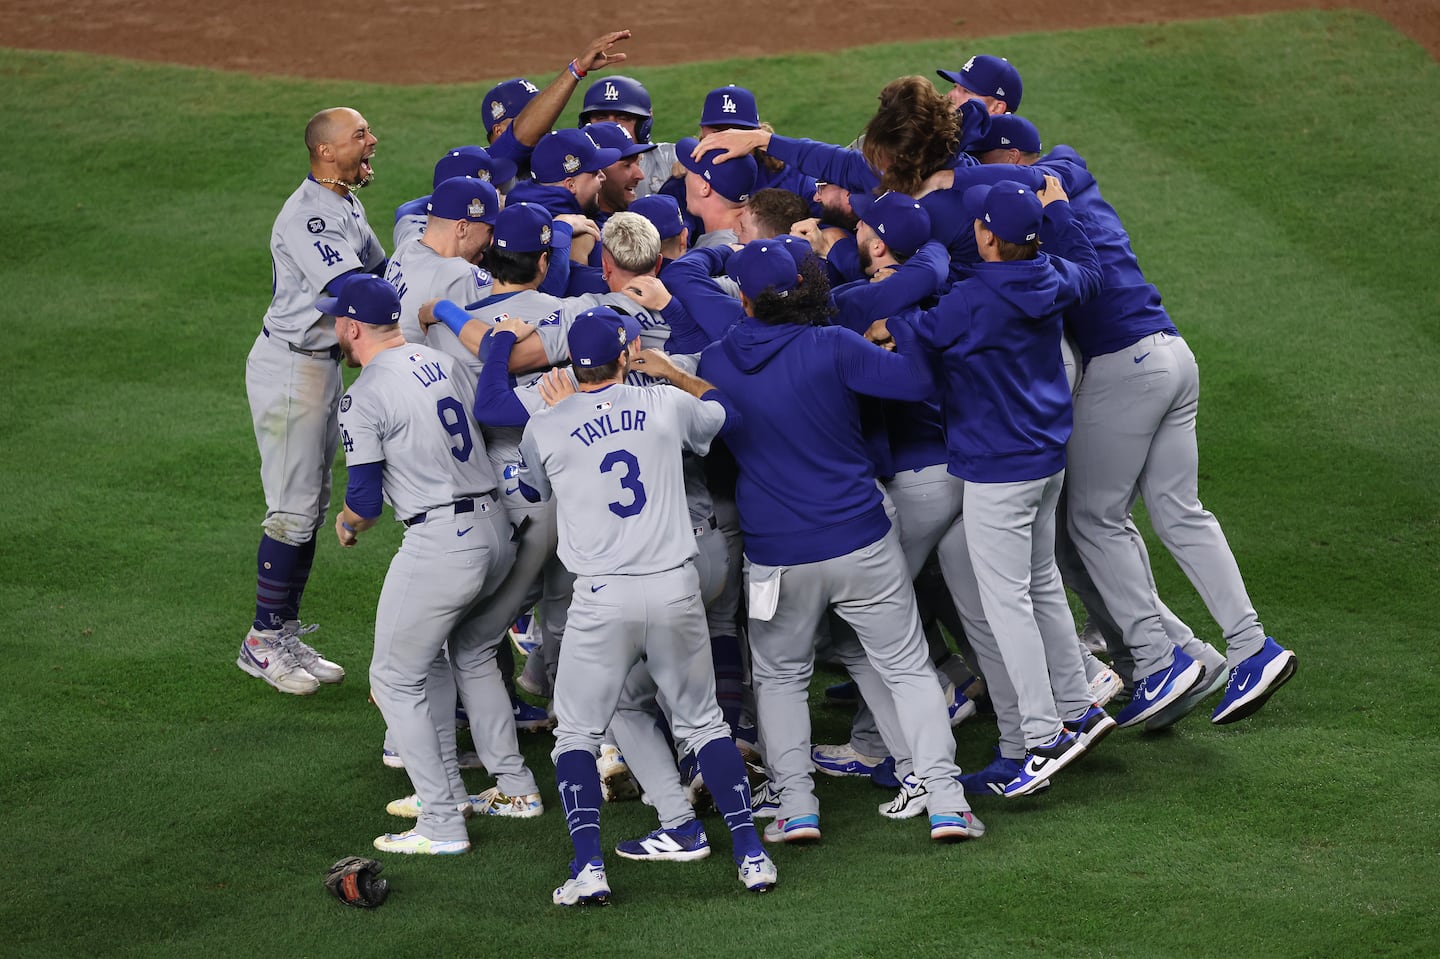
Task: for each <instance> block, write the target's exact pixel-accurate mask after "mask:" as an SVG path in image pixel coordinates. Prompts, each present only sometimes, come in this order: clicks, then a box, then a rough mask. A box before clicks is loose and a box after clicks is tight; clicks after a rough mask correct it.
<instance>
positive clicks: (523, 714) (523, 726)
mask: <svg viewBox="0 0 1440 959" xmlns="http://www.w3.org/2000/svg"><path fill="white" fill-rule="evenodd" d="M510 708H511V709H513V710H514V712H515V729H516V730H517V731H518V732H522V733H538V732H543V731H544V730H547V729H551V728H553V727H554V726H555V717H554V716H551V715H550V713H549V712H548V711H547V710H544V709H541V708H540V707H539V706H531V705H530V704H529V703H527V702H525V700H523V699H521V698H520V697H519V696H511V697H510Z"/></svg>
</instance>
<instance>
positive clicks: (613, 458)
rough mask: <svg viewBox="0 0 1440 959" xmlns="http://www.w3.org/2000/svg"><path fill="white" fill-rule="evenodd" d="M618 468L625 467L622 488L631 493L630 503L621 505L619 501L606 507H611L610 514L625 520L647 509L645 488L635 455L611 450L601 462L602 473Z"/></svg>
mask: <svg viewBox="0 0 1440 959" xmlns="http://www.w3.org/2000/svg"><path fill="white" fill-rule="evenodd" d="M616 466H623V467H625V472H624V473H623V474H622V475H621V476H620V487H621V489H626V490H629V491H630V502H628V503H621V502H619V501H618V500H617V501H616V502H613V503H608V504H606V505H608V506H609V507H610V512H612V513H614V514H615V515H616V516H618V517H620V518H621V519H624V518H626V517H627V516H634V515H635V514H636V513H638V512H640V511H641V510H642V509H644V508H645V486H644V484H643V483H641V482H640V461H639V460H637V459H636V458H635V454H634V453H632V452H630V451H629V450H611V451H610V452H609V453H607V454H605V458H604V459H603V460H601V461H600V472H602V473H610V472H614V470H615V467H616Z"/></svg>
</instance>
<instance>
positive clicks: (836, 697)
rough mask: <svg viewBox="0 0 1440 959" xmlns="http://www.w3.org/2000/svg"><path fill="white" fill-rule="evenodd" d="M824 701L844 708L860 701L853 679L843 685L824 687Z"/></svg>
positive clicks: (858, 691) (857, 688)
mask: <svg viewBox="0 0 1440 959" xmlns="http://www.w3.org/2000/svg"><path fill="white" fill-rule="evenodd" d="M825 701H826V702H828V703H838V704H840V705H845V706H849V705H853V704H855V703H858V702H859V701H860V687H858V686H856V685H855V681H854V680H853V679H852V680H849V681H847V682H843V683H836V684H835V685H833V686H826V687H825Z"/></svg>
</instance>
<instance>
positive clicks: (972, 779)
mask: <svg viewBox="0 0 1440 959" xmlns="http://www.w3.org/2000/svg"><path fill="white" fill-rule="evenodd" d="M1021 765H1023V763H1022V762H1021V760H1019V759H1006V758H1005V757H1004V756H1002V755H1000V747H999V746H996V747H995V758H994V759H992V760H990V765H988V766H986V767H985V768H984V769H982V770H980V771H979V772H973V773H966V774H964V775H962V776H960V777H959V779H958V781H959V783H960V785H961V786H963V787H964V789H965V794H966V795H967V796H975V795H995V796H1003V795H1005V787H1006V786H1008V785H1009V784H1010V783H1012V782H1014V780H1015V777H1017V776H1019V775H1020V767H1021ZM1046 785H1048V784H1046ZM1039 791H1040V790H1039V788H1037V789H1032V790H1031V792H1039Z"/></svg>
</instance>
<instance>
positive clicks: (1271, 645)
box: [1210, 636, 1295, 726]
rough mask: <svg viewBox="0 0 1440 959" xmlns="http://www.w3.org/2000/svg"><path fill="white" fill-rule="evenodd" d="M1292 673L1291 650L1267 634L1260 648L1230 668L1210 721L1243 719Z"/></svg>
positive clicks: (1223, 722) (1229, 721)
mask: <svg viewBox="0 0 1440 959" xmlns="http://www.w3.org/2000/svg"><path fill="white" fill-rule="evenodd" d="M1294 675H1295V654H1294V653H1293V652H1291V651H1290V650H1288V649H1286V648H1285V647H1284V646H1281V645H1280V644H1279V643H1277V642H1275V640H1273V639H1271V638H1270V637H1269V636H1266V637H1265V645H1264V646H1263V647H1261V649H1260V652H1258V653H1256V654H1255V655H1254V656H1251V657H1250V658H1249V659H1247V660H1245V661H1243V662H1242V663H1241V664H1240V665H1239V666H1236V667H1235V668H1234V669H1232V670H1230V681H1229V683H1227V684H1226V686H1225V695H1224V696H1221V697H1220V705H1218V706H1216V707H1215V712H1214V714H1213V715H1211V717H1210V721H1211V722H1212V723H1214V724H1215V725H1217V726H1223V725H1225V724H1226V723H1233V722H1235V721H1236V720H1238V719H1244V718H1245V717H1246V716H1249V715H1250V714H1251V713H1253V712H1255V711H1256V710H1258V709H1259V708H1260V707H1261V706H1264V705H1265V701H1266V700H1268V699H1269V698H1270V697H1271V696H1272V695H1273V694H1274V692H1275V690H1277V689H1279V688H1280V687H1281V686H1283V685H1285V683H1286V682H1287V681H1289V679H1290V677H1291V676H1294Z"/></svg>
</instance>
